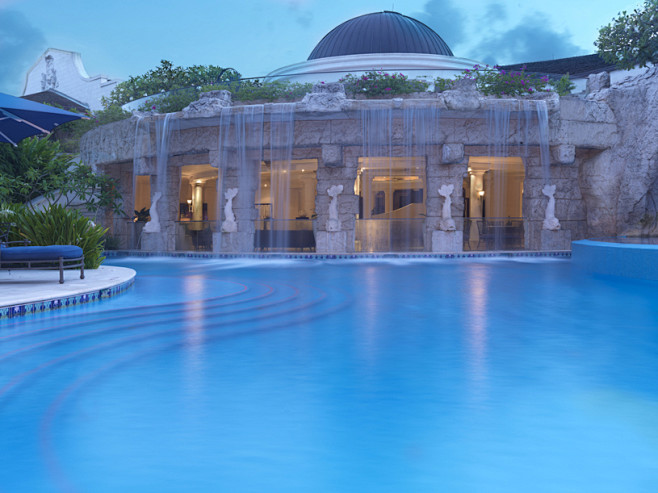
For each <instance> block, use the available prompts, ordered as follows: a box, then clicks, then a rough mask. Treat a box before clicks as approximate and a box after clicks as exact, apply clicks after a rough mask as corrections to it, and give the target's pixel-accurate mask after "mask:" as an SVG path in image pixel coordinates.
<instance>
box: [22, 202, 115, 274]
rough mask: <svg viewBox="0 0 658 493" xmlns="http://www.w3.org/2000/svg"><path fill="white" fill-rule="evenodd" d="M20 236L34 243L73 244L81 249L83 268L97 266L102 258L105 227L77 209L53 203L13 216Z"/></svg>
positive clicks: (39, 244)
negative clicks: (83, 259) (37, 209)
mask: <svg viewBox="0 0 658 493" xmlns="http://www.w3.org/2000/svg"><path fill="white" fill-rule="evenodd" d="M14 224H15V228H16V230H17V231H18V234H19V235H20V237H22V238H25V239H27V240H29V241H30V244H31V245H33V246H44V245H76V246H79V247H80V248H82V251H83V253H84V256H85V268H86V269H97V268H98V267H99V266H100V265H101V263H102V262H103V260H104V259H105V257H103V236H104V235H105V234H106V233H107V228H103V227H102V226H97V225H96V224H94V223H93V222H91V221H90V220H89V219H88V218H86V217H84V216H83V215H82V214H80V213H79V212H78V211H76V210H71V209H67V208H65V207H63V206H61V205H53V206H51V207H50V208H48V209H46V210H43V211H35V210H31V209H24V210H23V211H22V212H21V213H19V214H16V215H15V221H14Z"/></svg>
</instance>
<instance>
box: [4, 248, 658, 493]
mask: <svg viewBox="0 0 658 493" xmlns="http://www.w3.org/2000/svg"><path fill="white" fill-rule="evenodd" d="M523 260H524V259H517V260H501V259H492V260H477V261H458V260H454V259H453V260H437V259H432V260H431V261H422V260H391V261H337V262H328V261H324V262H322V261H307V260H304V261H267V262H266V261H248V260H240V261H237V260H236V261H234V262H231V261H226V260H222V261H218V260H194V261H191V260H183V259H173V258H169V259H152V258H142V259H134V258H133V259H129V258H126V259H121V258H119V259H112V261H111V262H110V263H111V264H113V265H121V266H127V267H131V268H134V269H136V270H137V272H138V277H137V280H136V282H135V285H134V287H133V288H131V289H130V290H129V291H128V292H127V293H126V294H124V295H121V296H118V297H116V298H112V299H109V300H106V301H103V302H101V303H97V304H89V305H82V306H80V307H76V308H73V309H68V310H65V311H59V312H51V313H46V314H39V315H33V316H27V317H24V318H20V319H15V320H6V321H2V322H1V324H2V325H0V327H1V330H0V491H2V492H12V493H13V492H17V491H26V492H28V491H29V492H50V491H66V492H69V491H71V492H72V491H80V492H87V491H89V492H117V491H140V492H147V491H157V492H180V491H185V492H187V491H195V492H197V491H239V492H243V491H248V492H251V491H254V492H261V491H268V492H269V491H284V492H290V491H305V492H306V491H313V492H324V491H327V492H337V491H341V492H342V491H377V492H389V491H390V492H401V491H414V492H425V491H427V492H436V491H450V492H462V491H464V492H473V491H486V492H495V491H504V492H510V491H524V492H525V491H533V492H543V491H546V492H548V491H550V492H555V491H579V492H583V491H594V492H605V491H611V492H619V491H633V492H641V491H655V490H656V485H658V427H656V423H658V378H656V375H658V303H656V302H655V300H656V299H658V283H657V282H655V281H639V280H630V279H621V278H614V277H603V276H599V277H597V276H594V275H591V274H587V273H585V272H581V271H578V270H577V269H574V268H572V264H571V262H569V261H566V260H546V259H542V260H534V261H533V260H531V259H525V261H523Z"/></svg>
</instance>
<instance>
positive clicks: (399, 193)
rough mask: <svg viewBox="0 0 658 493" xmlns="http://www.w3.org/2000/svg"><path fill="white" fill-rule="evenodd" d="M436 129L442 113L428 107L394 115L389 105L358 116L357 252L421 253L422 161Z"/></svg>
mask: <svg viewBox="0 0 658 493" xmlns="http://www.w3.org/2000/svg"><path fill="white" fill-rule="evenodd" d="M439 123H440V110H439V109H438V107H436V106H435V105H432V104H430V105H424V106H423V107H422V108H418V107H415V106H412V105H410V106H408V107H405V108H403V109H402V110H394V109H393V107H392V105H386V106H381V105H380V106H379V107H375V108H364V109H362V110H361V130H362V135H363V143H362V153H361V154H362V157H363V158H364V160H363V161H362V162H361V164H360V167H359V177H358V187H359V195H360V206H359V219H360V221H357V231H356V237H357V238H356V240H357V248H360V249H361V250H362V251H387V250H394V251H409V250H422V249H423V248H424V229H425V224H424V219H423V217H424V215H425V213H426V210H425V205H424V204H425V200H426V198H427V179H426V173H425V170H426V165H427V162H426V159H427V156H428V155H429V154H430V152H431V151H430V148H429V147H428V146H429V145H430V143H431V142H433V141H436V136H437V135H438V132H439ZM398 125H399V126H398ZM396 129H399V130H401V133H400V131H399V130H396ZM359 245H360V247H359Z"/></svg>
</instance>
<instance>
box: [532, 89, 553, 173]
mask: <svg viewBox="0 0 658 493" xmlns="http://www.w3.org/2000/svg"><path fill="white" fill-rule="evenodd" d="M535 103H536V105H537V125H538V130H539V153H540V156H541V168H542V173H543V178H544V184H545V185H548V184H549V182H550V180H551V156H550V150H549V147H548V106H547V104H546V101H544V100H540V101H535Z"/></svg>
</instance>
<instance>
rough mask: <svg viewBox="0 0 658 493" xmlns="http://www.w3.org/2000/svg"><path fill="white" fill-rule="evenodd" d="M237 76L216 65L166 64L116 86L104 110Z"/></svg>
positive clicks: (233, 78)
mask: <svg viewBox="0 0 658 493" xmlns="http://www.w3.org/2000/svg"><path fill="white" fill-rule="evenodd" d="M240 77H241V76H240V73H239V72H238V71H237V70H235V69H232V68H222V67H218V66H215V65H193V66H191V67H176V66H174V64H173V63H172V62H170V61H168V60H161V61H160V65H159V66H157V67H156V68H155V69H152V70H149V71H148V72H146V73H145V74H143V75H138V76H130V77H129V78H128V80H127V81H124V82H120V83H119V84H117V86H116V87H115V89H114V90H113V91H112V93H111V94H110V96H109V97H108V98H103V101H102V102H103V106H105V108H109V107H110V106H113V105H115V106H121V105H124V104H126V103H129V102H130V101H134V100H136V99H140V98H143V97H146V96H152V95H154V94H160V93H164V92H167V91H171V90H173V89H180V88H183V87H196V88H199V89H200V88H201V86H204V85H208V84H213V83H217V82H222V81H230V80H236V79H239V78H240Z"/></svg>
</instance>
